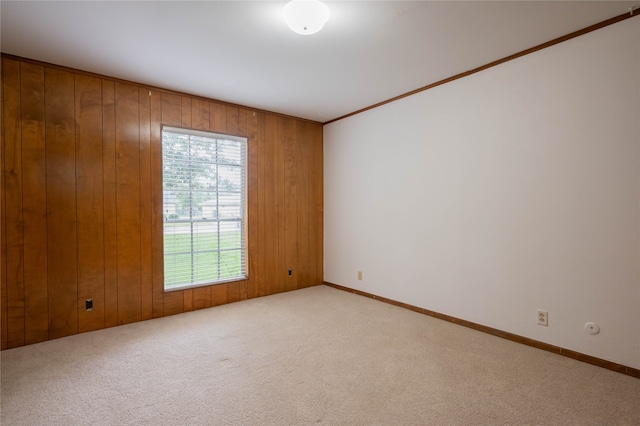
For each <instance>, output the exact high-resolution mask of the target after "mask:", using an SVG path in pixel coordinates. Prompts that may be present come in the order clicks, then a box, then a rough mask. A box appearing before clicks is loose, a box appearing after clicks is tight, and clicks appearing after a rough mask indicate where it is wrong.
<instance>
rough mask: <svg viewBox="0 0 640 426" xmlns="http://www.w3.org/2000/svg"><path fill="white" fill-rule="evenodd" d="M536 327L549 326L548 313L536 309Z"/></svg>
mask: <svg viewBox="0 0 640 426" xmlns="http://www.w3.org/2000/svg"><path fill="white" fill-rule="evenodd" d="M537 313H538V325H544V326H545V327H548V326H549V312H547V311H543V310H542V309H538V311H537Z"/></svg>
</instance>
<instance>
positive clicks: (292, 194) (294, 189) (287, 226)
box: [284, 119, 299, 291]
mask: <svg viewBox="0 0 640 426" xmlns="http://www.w3.org/2000/svg"><path fill="white" fill-rule="evenodd" d="M297 145H298V133H297V128H296V121H295V120H293V119H286V120H285V122H284V195H285V198H284V251H285V253H284V258H285V262H284V267H285V268H286V269H287V271H288V270H291V272H292V275H291V276H289V275H287V277H286V279H285V286H284V290H285V291H289V290H295V289H296V288H298V275H299V271H298V146H297Z"/></svg>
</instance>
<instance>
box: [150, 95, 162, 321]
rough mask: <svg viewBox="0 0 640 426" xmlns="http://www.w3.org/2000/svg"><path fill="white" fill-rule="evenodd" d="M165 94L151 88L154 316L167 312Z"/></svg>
mask: <svg viewBox="0 0 640 426" xmlns="http://www.w3.org/2000/svg"><path fill="white" fill-rule="evenodd" d="M161 123H162V95H161V94H160V93H159V92H155V91H152V92H151V248H152V250H151V269H152V274H153V317H154V318H159V317H162V316H164V263H163V262H164V248H163V247H164V237H163V217H164V216H163V214H162V203H163V200H162V135H161V128H160V127H161Z"/></svg>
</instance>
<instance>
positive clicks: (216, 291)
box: [211, 284, 229, 306]
mask: <svg viewBox="0 0 640 426" xmlns="http://www.w3.org/2000/svg"><path fill="white" fill-rule="evenodd" d="M211 299H212V306H220V305H224V304H225V303H228V300H229V299H228V289H227V284H217V285H214V286H211Z"/></svg>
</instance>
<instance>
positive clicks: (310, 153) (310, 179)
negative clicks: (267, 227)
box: [303, 123, 318, 286]
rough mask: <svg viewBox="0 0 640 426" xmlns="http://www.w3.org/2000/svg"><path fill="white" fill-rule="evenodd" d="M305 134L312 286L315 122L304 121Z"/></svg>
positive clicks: (314, 261) (311, 278)
mask: <svg viewBox="0 0 640 426" xmlns="http://www.w3.org/2000/svg"><path fill="white" fill-rule="evenodd" d="M304 128H305V132H304V136H303V140H305V141H306V143H307V145H308V149H307V161H306V163H307V194H308V195H307V215H308V219H309V222H308V225H307V226H308V236H307V243H306V244H307V245H308V247H309V254H308V256H309V257H308V260H307V262H308V263H307V265H308V267H307V274H308V278H307V282H306V286H311V285H314V284H316V264H317V260H318V258H317V256H318V253H317V247H318V246H317V244H316V240H317V235H316V229H317V228H316V227H317V223H318V222H317V221H318V219H317V217H318V215H317V212H316V203H315V188H316V186H317V185H316V182H315V178H314V171H315V170H314V167H313V165H314V154H315V152H316V150H315V146H314V145H315V143H314V142H315V138H314V136H313V133H314V132H313V124H312V123H304Z"/></svg>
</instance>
